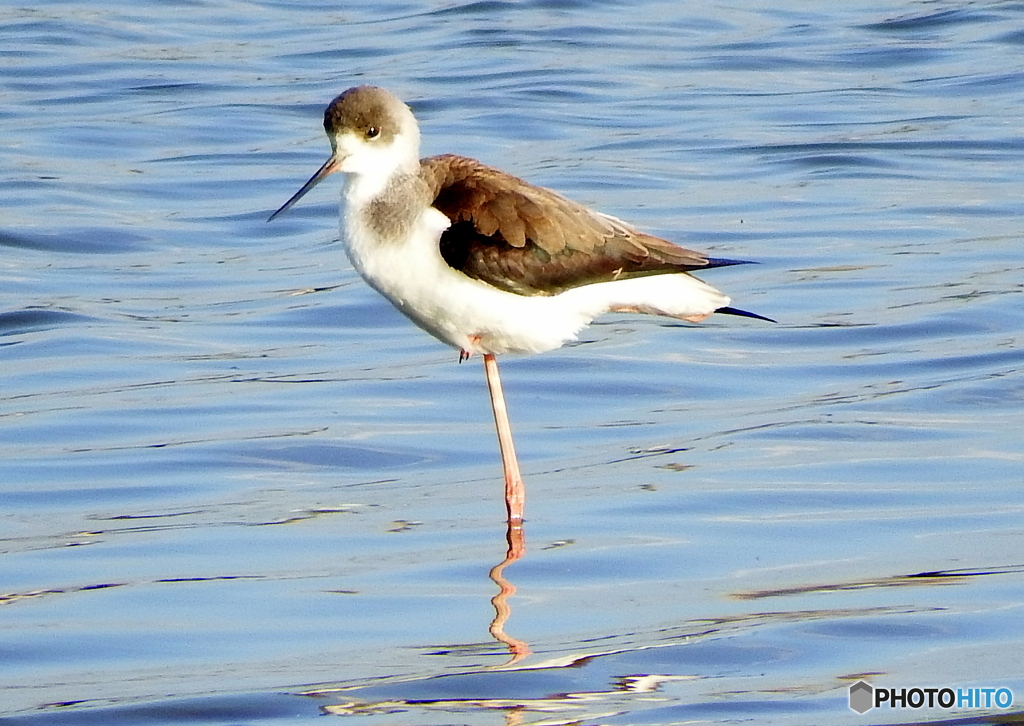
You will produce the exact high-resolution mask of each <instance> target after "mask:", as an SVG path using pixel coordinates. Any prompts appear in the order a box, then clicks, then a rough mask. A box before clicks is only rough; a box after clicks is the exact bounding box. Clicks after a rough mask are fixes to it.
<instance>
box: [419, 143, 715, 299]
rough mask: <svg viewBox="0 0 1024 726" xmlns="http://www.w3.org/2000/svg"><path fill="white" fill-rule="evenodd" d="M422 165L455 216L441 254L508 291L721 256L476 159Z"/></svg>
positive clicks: (695, 264) (537, 290) (692, 264)
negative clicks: (668, 238)
mask: <svg viewBox="0 0 1024 726" xmlns="http://www.w3.org/2000/svg"><path fill="white" fill-rule="evenodd" d="M420 164H421V168H422V176H423V179H424V180H425V181H426V182H427V185H428V186H429V187H430V188H431V193H432V194H433V195H434V197H435V198H434V203H433V205H434V207H436V208H437V209H438V210H440V211H441V212H442V213H444V214H445V215H446V216H447V217H448V218H449V219H450V220H451V221H452V225H451V227H450V228H449V229H448V230H446V231H445V233H444V234H443V235H441V256H442V257H444V259H445V261H446V262H447V263H448V264H449V265H451V266H452V267H453V268H455V269H457V270H461V271H462V272H464V273H465V274H467V275H469V276H470V277H473V278H476V279H478V280H482V281H484V282H487V283H489V284H491V285H494V286H495V287H498V288H501V289H503V290H507V291H508V292H514V293H518V294H520V295H555V294H557V293H559V292H563V291H565V290H568V289H569V288H572V287H578V286H580V285H587V284H590V283H593V282H605V281H610V280H616V279H621V278H624V277H636V276H640V275H654V274H658V273H666V272H685V271H688V270H697V269H701V268H704V267H708V266H713V265H714V263H715V261H714V260H709V259H708V258H707V257H705V256H704V255H702V254H700V253H698V252H694V251H692V250H688V249H685V248H683V247H679V246H678V245H674V244H672V243H671V242H667V241H665V240H663V239H660V238H658V237H652V236H651V235H647V234H643V233H642V232H638V231H637V230H635V229H632V228H631V227H629V226H628V225H626V224H625V223H623V222H621V221H619V220H617V219H614V218H612V217H608V216H605V215H603V214H598V213H596V212H592V211H591V210H589V209H587V208H586V207H584V206H583V205H581V204H577V203H576V202H573V201H571V200H569V199H566V198H565V197H563V196H560V195H558V194H556V193H555V192H552V191H550V190H548V189H544V188H542V187H536V186H533V185H532V184H528V183H527V182H524V181H522V180H521V179H517V178H516V177H514V176H511V175H509V174H505V173H504V172H501V171H499V170H497V169H494V168H491V167H489V166H485V165H484V164H481V163H480V162H478V161H475V160H473V159H468V158H466V157H462V156H454V155H450V154H446V155H443V156H432V157H430V158H427V159H423V160H422V161H421V162H420ZM709 263H710V265H709Z"/></svg>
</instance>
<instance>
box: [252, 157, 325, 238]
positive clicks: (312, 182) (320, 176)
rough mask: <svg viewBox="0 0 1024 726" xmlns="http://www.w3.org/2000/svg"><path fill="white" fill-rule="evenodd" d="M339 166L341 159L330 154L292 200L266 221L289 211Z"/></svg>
mask: <svg viewBox="0 0 1024 726" xmlns="http://www.w3.org/2000/svg"><path fill="white" fill-rule="evenodd" d="M340 165H341V159H339V158H338V155H337V154H331V158H330V159H328V160H327V161H325V162H324V165H323V166H321V167H320V168H319V169H317V171H316V174H314V175H313V176H311V177H310V178H309V181H308V182H306V183H305V184H303V185H302V189H300V190H299V191H297V192H295V194H294V195H292V198H291V199H289V200H288V201H287V202H285V203H284V204H283V205H282V206H281V208H280V209H278V210H277V211H276V212H274V213H273V214H271V215H270V216H269V217H267V221H268V222H269V221H271V220H272V219H273V218H274V217H276V216H277V215H279V214H281V213H282V212H284V211H285V210H286V209H289V208H290V207H291V206H292V205H293V204H295V202H297V201H299V200H300V199H302V198H303V197H304V196H306V192H308V191H309V190H310V189H312V188H313V187H315V186H316V185H317V184H319V183H320V182H321V181H323V180H324V179H325V178H326V177H327V176H328V175H329V174H333V173H334V172H336V171H338V167H339V166H340Z"/></svg>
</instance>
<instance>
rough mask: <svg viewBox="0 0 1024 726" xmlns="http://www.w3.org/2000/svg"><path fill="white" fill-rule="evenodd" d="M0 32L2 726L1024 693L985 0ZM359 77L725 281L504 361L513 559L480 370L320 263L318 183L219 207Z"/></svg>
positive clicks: (996, 118)
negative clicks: (709, 298)
mask: <svg viewBox="0 0 1024 726" xmlns="http://www.w3.org/2000/svg"><path fill="white" fill-rule="evenodd" d="M0 30H2V36H3V37H4V38H5V39H6V42H5V43H4V47H3V49H2V50H0V53H2V55H3V58H4V62H3V64H2V66H0V89H2V95H3V98H4V104H3V109H2V110H0V128H2V134H0V150H2V155H3V159H4V162H5V163H4V164H3V165H2V166H0V179H2V182H3V183H2V185H0V200H2V201H0V210H2V211H0V366H2V368H0V370H2V387H0V457H2V473H0V482H2V483H0V551H2V553H3V557H2V559H0V583H2V585H0V598H2V600H0V602H2V604H3V605H4V607H3V608H2V614H3V616H4V617H3V619H2V620H0V622H2V632H0V656H2V657H0V704H2V705H0V717H6V718H5V723H10V724H16V723H26V724H28V723H40V724H58V723H110V722H112V721H115V720H116V721H120V722H126V723H142V722H146V723H173V722H180V721H190V722H200V723H211V724H229V723H240V722H246V723H256V722H260V721H271V720H273V721H276V722H292V721H294V722H296V723H299V722H305V721H307V720H309V719H312V718H316V717H320V716H322V715H324V714H328V715H331V716H332V717H336V718H341V717H346V718H348V719H349V720H353V719H355V721H354V722H358V723H366V724H378V723H380V724H385V723H386V724H391V723H422V724H428V723H437V724H447V723H473V724H477V723H479V724H504V723H523V724H541V723H545V724H554V723H569V722H575V723H588V724H598V723H607V724H633V723H643V724H670V723H679V722H684V721H685V722H692V721H701V722H713V723H719V722H735V721H736V720H743V721H753V722H758V723H780V724H781V723H793V724H805V723H810V722H814V723H836V724H840V723H854V722H855V723H868V722H870V723H881V722H904V723H909V722H915V721H920V720H925V719H927V720H933V721H935V720H945V719H952V718H954V717H968V716H985V715H986V714H990V713H996V712H997V711H998V710H997V709H989V710H988V711H985V710H984V709H983V710H980V711H968V710H965V709H961V710H958V711H954V712H947V711H944V710H942V709H932V710H927V709H925V710H917V711H911V710H909V709H908V710H905V711H900V710H898V709H896V710H891V709H882V710H878V711H873V712H871V713H869V714H868V715H867V716H864V717H861V716H858V715H856V714H855V713H854V712H852V711H851V710H849V709H848V708H847V701H846V698H847V696H846V689H847V687H848V686H849V684H850V683H852V682H854V681H855V680H856V679H858V678H862V677H863V678H866V679H868V680H870V681H871V682H873V683H874V684H875V685H878V686H884V687H894V688H899V687H902V686H905V687H908V688H909V687H914V686H918V687H928V686H933V687H943V686H949V687H954V688H956V687H962V688H968V687H998V686H1006V687H1009V688H1012V689H1014V692H1015V694H1016V695H1017V699H1018V701H1019V702H1020V701H1024V669H1022V667H1021V666H1020V665H1016V664H1017V663H1019V660H1020V659H1019V653H1020V650H1021V647H1022V636H1021V632H1022V628H1021V625H1022V622H1024V621H1022V606H1024V592H1022V585H1024V575H1022V569H1024V548H1022V542H1024V540H1022V537H1024V530H1022V527H1021V513H1022V510H1024V495H1022V490H1021V486H1020V484H1021V481H1022V479H1024V446H1022V436H1021V430H1022V426H1024V378H1022V376H1021V368H1022V366H1024V349H1022V346H1021V336H1022V333H1024V306H1022V304H1021V300H1022V298H1021V293H1022V291H1024V286H1022V283H1021V280H1022V279H1024V274H1022V273H1024V245H1022V244H1021V237H1022V232H1024V229H1022V228H1024V222H1022V221H1021V220H1022V219H1024V202H1022V198H1021V193H1020V192H1021V188H1022V186H1021V183H1022V181H1024V172H1022V171H1021V170H1022V169H1024V134H1022V131H1021V121H1020V119H1021V118H1022V113H1024V55H1022V46H1024V5H1021V4H1019V3H1013V2H983V3H975V4H972V5H963V4H953V3H941V2H940V3H934V2H920V3H904V4H900V5H898V6H893V5H886V4H875V3H869V2H855V3H844V4H842V5H841V6H838V5H836V4H827V5H822V6H820V7H819V6H814V7H810V6H807V5H806V4H801V3H781V4H780V3H778V2H775V3H757V2H751V3H746V4H742V5H740V6H735V5H731V4H727V3H702V4H700V5H699V6H690V5H685V4H683V5H681V4H679V3H670V2H653V1H652V2H644V3H639V4H637V3H629V4H626V3H617V2H598V3H582V2H571V1H567V2H552V1H551V0H537V1H535V2H516V3H512V2H475V3H444V4H440V3H421V2H394V3H381V4H371V5H368V6H364V7H346V6H340V7H337V8H332V9H326V10H325V9H324V8H323V7H322V6H320V5H318V4H311V3H303V2H264V3H236V2H205V3H185V2H163V3H157V4H148V5H142V6H139V5H138V4H137V3H127V2H115V1H112V0H107V1H106V2H100V3H90V4H88V5H82V4H76V3H62V2H48V3H43V4H36V5H34V6H31V7H29V6H22V7H11V8H8V9H7V10H5V11H4V12H3V13H2V14H0ZM358 83H374V84H377V85H382V86H385V87H387V88H389V89H391V90H392V91H394V92H395V93H397V94H398V95H400V96H401V97H402V98H404V99H406V100H407V101H409V102H410V104H411V105H412V107H413V108H414V110H415V111H416V113H417V115H418V117H419V118H420V120H421V125H422V128H423V134H424V153H425V154H432V153H441V152H449V151H451V152H457V153H462V154H466V155H470V156H475V157H477V158H480V159H482V160H483V161H485V162H487V163H490V164H494V165H496V166H500V167H502V168H504V169H507V170H509V171H511V172H513V173H515V174H517V175H519V176H521V177H524V178H527V179H529V180H531V181H534V182H537V183H541V184H544V185H547V186H550V187H553V188H556V189H558V190H559V191H561V192H563V193H565V194H567V195H569V196H571V197H573V198H575V199H578V200H580V201H582V202H585V203H587V204H591V205H594V206H597V207H598V208H600V209H602V210H604V211H607V212H609V213H612V214H616V215H618V216H621V217H623V218H626V219H628V220H630V221H632V222H634V223H635V224H637V225H638V226H640V227H642V228H643V229H645V230H648V231H651V232H654V233H657V234H661V235H664V236H666V237H668V238H670V239H673V240H675V241H678V242H680V243H682V244H685V245H688V246H691V247H694V248H698V249H702V250H706V251H709V252H712V253H714V254H715V255H716V256H723V257H736V258H741V259H753V260H757V261H758V262H759V263H760V264H758V265H756V266H753V265H751V266H745V267H734V268H728V269H722V270H716V271H713V272H711V273H708V275H706V279H708V280H709V281H710V282H712V283H713V284H715V285H717V286H719V287H721V288H722V289H723V290H725V291H726V292H727V293H728V294H730V295H731V296H732V297H733V299H734V304H735V305H737V306H739V307H742V308H746V309H750V310H754V311H757V312H759V313H762V314H764V315H768V316H770V317H773V318H776V319H777V320H778V321H779V323H778V324H776V325H769V324H765V323H761V322H759V321H752V320H742V319H737V318H724V319H717V318H716V319H713V320H711V321H709V322H708V323H706V324H704V325H701V326H699V327H697V326H690V325H684V324H679V323H676V322H673V321H670V320H663V319H655V318H649V317H636V316H608V317H606V318H603V319H601V320H600V322H599V323H598V324H596V325H594V326H592V327H591V328H590V329H588V330H587V331H585V333H584V334H583V336H582V337H581V342H580V343H579V344H576V345H573V346H570V347H567V348H565V349H563V350H560V351H556V352H554V353H550V354H546V355H544V356H539V357H534V358H521V359H516V358H513V357H508V358H506V359H505V360H504V362H503V377H504V381H505V386H506V393H507V396H508V399H509V406H510V409H511V415H512V418H513V423H514V427H515V431H516V437H517V445H518V449H519V452H520V458H521V463H522V465H523V468H524V474H525V475H526V478H527V484H528V496H529V499H528V502H527V513H528V521H527V523H526V539H527V553H526V555H525V556H524V557H523V558H522V559H521V560H519V561H518V562H515V563H512V564H509V565H508V566H507V567H505V568H504V570H503V571H502V572H500V573H498V574H497V576H496V577H495V579H494V580H492V579H491V577H489V572H491V569H492V568H493V567H494V566H495V565H498V564H499V563H501V562H502V560H503V558H504V556H505V548H506V542H505V531H504V523H503V521H502V520H503V515H504V511H503V506H502V503H501V501H500V496H501V482H500V466H499V462H498V455H497V446H496V443H495V441H494V435H493V432H492V430H491V421H490V413H489V410H488V407H487V397H486V389H485V386H484V382H483V374H482V371H481V370H480V367H479V363H477V362H475V361H470V362H469V363H466V364H463V365H461V366H460V365H458V364H457V354H456V353H454V351H451V350H448V349H446V348H444V347H443V346H441V345H439V344H438V343H436V342H435V341H433V340H432V339H430V338H429V337H427V336H426V335H424V334H423V333H422V332H420V331H419V330H417V329H416V328H414V327H413V326H412V325H410V324H409V323H408V322H406V321H405V320H404V319H403V318H401V316H399V315H398V314H397V313H396V312H394V311H393V310H392V309H391V308H390V306H389V305H388V303H386V302H385V301H383V300H382V299H380V298H379V297H378V296H377V295H376V294H375V293H373V292H372V291H371V290H369V289H368V288H367V287H366V286H365V285H364V284H363V283H362V282H361V281H360V280H359V279H358V277H357V275H356V274H355V273H354V272H353V271H352V270H351V268H350V267H349V265H348V263H347V261H346V260H345V258H344V254H343V252H342V250H341V248H340V246H339V244H338V239H337V236H338V233H337V226H336V216H337V195H336V189H337V184H336V183H332V182H330V181H329V182H327V183H325V184H323V185H321V186H320V187H319V188H318V189H317V190H316V192H314V193H313V194H311V195H309V196H308V197H307V198H306V199H304V200H303V202H302V203H301V204H300V205H299V206H298V207H296V208H294V209H293V210H291V211H290V212H289V213H288V214H286V215H284V216H283V217H281V218H280V219H278V220H275V221H274V223H273V224H269V225H268V224H266V223H265V220H266V217H267V215H268V214H269V213H270V211H272V210H273V209H275V208H277V207H278V206H279V205H280V204H281V203H282V202H284V201H285V200H286V199H287V198H288V197H289V196H290V195H291V194H292V193H293V192H294V191H295V189H297V188H298V186H299V185H300V184H301V183H302V181H304V180H305V179H306V178H307V177H308V176H309V174H311V173H312V172H313V171H314V170H315V169H316V168H317V166H318V165H319V164H320V163H322V161H323V159H324V158H326V155H327V152H328V145H327V142H326V139H325V138H324V137H323V135H322V131H321V127H320V123H321V117H320V116H321V113H322V110H323V107H324V106H325V105H326V103H327V102H328V101H329V100H330V99H331V98H332V97H334V96H335V95H336V94H337V93H339V92H340V91H342V90H344V89H345V88H348V87H349V86H352V85H355V84H358ZM492 574H493V573H492ZM502 578H504V582H507V583H509V584H510V585H511V586H513V587H514V588H515V590H516V591H515V594H513V595H510V596H508V597H507V599H506V600H505V601H504V605H507V606H508V607H509V608H510V614H509V615H508V619H507V620H506V621H505V623H504V628H503V631H504V635H505V641H502V640H501V639H495V638H494V637H492V635H491V633H490V632H489V626H490V625H491V622H492V619H493V618H494V617H495V606H494V605H493V604H492V602H491V598H492V597H494V596H495V595H496V594H498V592H499V587H498V584H496V581H498V582H501V581H502ZM508 594H509V593H508V592H506V595H508ZM501 607H502V604H501V602H499V609H501ZM527 650H528V651H529V655H525V657H521V658H520V657H518V656H514V654H515V653H518V654H519V655H520V656H522V655H523V654H524V653H525V652H526V651H527ZM511 660H515V662H512V663H510V661H511ZM1011 710H1012V711H1013V712H1014V713H1017V712H1019V710H1020V708H1019V703H1017V704H1015V705H1014V706H1013V708H1012V709H1011Z"/></svg>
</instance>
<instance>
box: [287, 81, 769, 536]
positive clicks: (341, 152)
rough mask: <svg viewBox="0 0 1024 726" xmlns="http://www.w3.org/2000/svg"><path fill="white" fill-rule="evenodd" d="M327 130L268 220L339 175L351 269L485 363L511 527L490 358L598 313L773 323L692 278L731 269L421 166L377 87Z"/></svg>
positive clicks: (442, 168)
mask: <svg viewBox="0 0 1024 726" xmlns="http://www.w3.org/2000/svg"><path fill="white" fill-rule="evenodd" d="M324 129H325V130H326V131H327V137H328V139H329V140H330V142H331V157H330V158H329V159H328V160H327V162H326V163H324V165H323V166H321V167H320V169H319V170H318V171H317V172H316V173H315V174H314V175H313V176H312V177H311V178H310V179H309V181H307V182H306V183H305V184H304V185H303V187H302V188H301V189H299V191H298V192H296V193H295V195H294V196H293V197H292V198H291V199H289V200H288V201H287V202H285V204H284V206H282V207H281V208H280V209H278V210H277V211H276V212H274V213H273V214H272V215H271V216H270V219H273V218H274V217H276V216H277V215H279V214H281V213H282V212H284V211H285V210H286V209H288V208H289V207H291V206H292V205H293V204H295V203H296V202H297V201H298V200H299V199H300V198H301V197H302V196H303V195H305V194H306V192H308V191H309V190H310V189H312V188H313V187H314V186H315V185H316V184H318V183H319V182H320V181H322V180H323V179H324V178H325V177H327V176H328V175H329V174H333V173H334V172H341V173H342V174H343V175H344V178H345V181H344V184H343V187H342V192H341V196H342V200H343V202H344V204H343V208H342V212H341V240H342V244H343V245H344V247H345V251H346V252H347V253H348V257H349V259H350V260H351V261H352V265H353V266H354V267H355V269H356V270H357V271H358V272H359V274H360V275H362V277H363V279H364V280H366V282H368V283H369V284H370V286H371V287H373V288H374V289H375V290H377V292H379V293H380V294H381V295H383V296H384V297H386V298H387V299H388V300H390V301H391V303H392V304H393V305H394V306H395V307H396V308H398V309H399V310H400V311H401V312H402V313H404V314H405V315H406V316H407V317H408V318H409V319H410V320H412V321H413V322H414V323H416V325H418V326H419V327H421V328H423V330H425V331H427V332H428V333H430V334H431V335H433V336H434V337H436V338H437V339H439V340H440V341H442V342H444V343H447V344H448V345H451V346H452V347H454V348H455V349H456V350H458V351H459V361H460V362H461V361H463V360H465V359H466V358H468V357H470V356H471V355H473V354H474V353H480V354H482V355H483V360H484V370H485V373H486V376H487V385H488V388H489V391H490V395H491V405H492V408H493V410H494V420H495V424H496V427H497V430H498V443H499V446H500V449H501V458H502V464H503V466H504V471H505V505H506V508H507V510H508V521H509V525H510V527H511V526H513V525H518V524H519V523H521V521H522V518H523V498H524V486H523V481H522V477H521V476H520V474H519V464H518V462H517V461H516V455H515V447H514V446H513V443H512V433H511V429H510V426H509V422H508V413H507V411H506V408H505V400H504V394H503V392H502V388H501V381H500V379H499V377H498V364H497V361H496V360H495V355H498V354H501V353H541V352H543V351H547V350H553V349H555V348H558V347H560V346H562V345H564V344H565V343H567V342H569V341H572V340H575V339H576V335H577V333H579V331H580V330H582V329H583V328H584V327H585V326H586V325H588V324H589V323H590V322H591V321H592V320H593V319H594V318H595V317H597V316H598V315H601V314H602V313H606V312H629V313H650V314H653V315H667V316H670V317H673V318H679V319H681V320H686V321H689V322H700V321H702V320H704V319H705V318H706V317H708V316H709V315H711V314H712V313H716V312H717V313H728V314H732V315H742V316H746V317H752V318H759V319H762V320H769V318H764V317H762V316H760V315H755V314H754V313H748V312H745V311H743V310H737V309H735V308H731V307H729V298H728V297H726V296H725V295H723V294H722V293H721V292H719V291H718V290H716V289H715V288H713V287H711V286H710V285H708V284H706V283H704V282H702V281H701V280H698V279H697V278H695V277H693V276H692V275H690V274H689V273H690V272H691V271H694V270H706V269H711V268H713V267H723V266H726V265H734V264H740V261H738V260H725V259H715V258H711V257H707V256H705V255H703V254H701V253H699V252H694V251H692V250H688V249H685V248H683V247H680V246H678V245H675V244H673V243H671V242H668V241H666V240H663V239H660V238H658V237H653V236H651V235H648V234H644V233H643V232H639V231H637V230H636V229H634V228H633V227H631V226H629V225H628V224H626V223H625V222H623V221H621V220H619V219H616V218H615V217H611V216H609V215H607V214H602V213H600V212H595V211H593V210H591V209H588V208H587V207H584V206H583V205H581V204H577V203H576V202H573V201H571V200H569V199H566V198H565V197H563V196H561V195H559V194H556V193H555V192H553V191H550V190H548V189H544V188H542V187H537V186H534V185H532V184H529V183H527V182H525V181H523V180H521V179H517V178H516V177H514V176H511V175H509V174H506V173H504V172H502V171H499V170H498V169H494V168H492V167H489V166H485V165H484V164H481V163H480V162H478V161H475V160H473V159H468V158H466V157H463V156H455V155H453V154H443V155H441V156H432V157H429V158H426V159H420V157H419V150H420V131H419V125H418V124H417V123H416V119H415V117H414V116H413V114H412V111H411V110H410V109H409V107H408V106H406V105H405V104H404V103H402V102H401V101H400V100H398V99H397V98H395V96H393V95H392V94H390V93H389V92H387V91H385V90H384V89H381V88H376V87H373V86H358V87H356V88H351V89H349V90H347V91H345V92H344V93H343V94H341V95H340V96H338V97H337V98H335V99H334V100H333V101H331V104H330V105H329V106H328V107H327V111H326V112H325V113H324ZM268 221H269V220H268Z"/></svg>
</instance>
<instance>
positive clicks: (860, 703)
mask: <svg viewBox="0 0 1024 726" xmlns="http://www.w3.org/2000/svg"><path fill="white" fill-rule="evenodd" d="M874 706H875V689H874V688H872V687H871V684H870V683H866V682H864V681H857V682H856V683H854V684H853V685H852V686H850V708H852V709H853V710H854V711H856V712H857V713H867V712H868V711H870V710H871V709H872V708H874Z"/></svg>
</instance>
